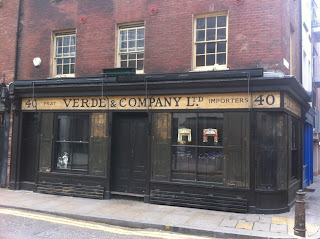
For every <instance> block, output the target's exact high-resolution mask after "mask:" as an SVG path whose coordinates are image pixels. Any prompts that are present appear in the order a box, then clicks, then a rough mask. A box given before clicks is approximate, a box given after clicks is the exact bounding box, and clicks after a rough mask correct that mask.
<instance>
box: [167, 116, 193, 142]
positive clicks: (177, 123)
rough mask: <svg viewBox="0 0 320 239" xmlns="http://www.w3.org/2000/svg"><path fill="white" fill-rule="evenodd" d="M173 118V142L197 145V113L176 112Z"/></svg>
mask: <svg viewBox="0 0 320 239" xmlns="http://www.w3.org/2000/svg"><path fill="white" fill-rule="evenodd" d="M172 120H173V121H172V122H173V125H172V127H173V136H172V138H173V141H172V142H173V144H179V145H196V143H197V142H196V123H197V122H196V121H197V118H196V114H194V113H174V114H173V119H172Z"/></svg>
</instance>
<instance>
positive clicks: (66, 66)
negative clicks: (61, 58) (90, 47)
mask: <svg viewBox="0 0 320 239" xmlns="http://www.w3.org/2000/svg"><path fill="white" fill-rule="evenodd" d="M63 74H69V65H64V66H63Z"/></svg>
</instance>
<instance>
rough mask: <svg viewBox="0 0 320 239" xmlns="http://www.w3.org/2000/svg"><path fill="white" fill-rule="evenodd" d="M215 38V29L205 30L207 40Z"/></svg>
mask: <svg viewBox="0 0 320 239" xmlns="http://www.w3.org/2000/svg"><path fill="white" fill-rule="evenodd" d="M215 39H216V30H215V29H213V30H207V41H214V40H215Z"/></svg>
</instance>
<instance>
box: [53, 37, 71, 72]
mask: <svg viewBox="0 0 320 239" xmlns="http://www.w3.org/2000/svg"><path fill="white" fill-rule="evenodd" d="M75 63H76V34H75V31H71V32H69V31H68V32H57V33H55V34H54V57H53V76H55V77H73V76H74V75H75Z"/></svg>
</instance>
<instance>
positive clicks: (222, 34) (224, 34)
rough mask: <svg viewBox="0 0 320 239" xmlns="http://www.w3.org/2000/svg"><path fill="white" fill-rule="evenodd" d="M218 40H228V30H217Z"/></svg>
mask: <svg viewBox="0 0 320 239" xmlns="http://www.w3.org/2000/svg"><path fill="white" fill-rule="evenodd" d="M217 31H218V32H217V40H224V39H226V38H227V30H226V29H225V28H223V29H218V30H217Z"/></svg>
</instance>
